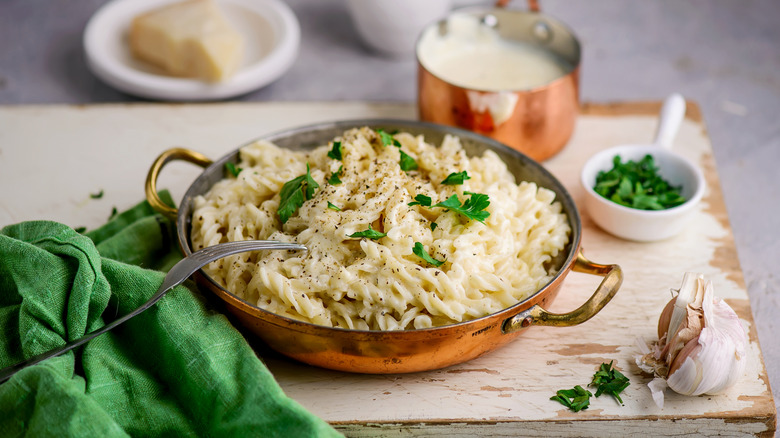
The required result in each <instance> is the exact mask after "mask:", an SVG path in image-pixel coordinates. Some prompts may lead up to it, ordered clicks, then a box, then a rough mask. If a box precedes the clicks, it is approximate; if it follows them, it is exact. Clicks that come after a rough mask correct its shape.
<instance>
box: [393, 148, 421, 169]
mask: <svg viewBox="0 0 780 438" xmlns="http://www.w3.org/2000/svg"><path fill="white" fill-rule="evenodd" d="M398 152H400V153H401V161H400V165H401V170H403V171H404V172H408V171H410V170H417V161H414V158H412V157H410V156H409V155H407V154H406V152H404V151H402V150H400V149H399V150H398Z"/></svg>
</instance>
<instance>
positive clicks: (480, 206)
mask: <svg viewBox="0 0 780 438" xmlns="http://www.w3.org/2000/svg"><path fill="white" fill-rule="evenodd" d="M464 193H465V194H467V195H470V196H471V197H470V198H469V199H467V200H466V201H465V202H464V203H463V205H461V204H460V200H459V199H458V195H452V196H450V197H449V199H447V200H446V201H444V202H439V203H438V204H435V205H434V207H443V208H446V209H449V210H454V211H457V212H458V213H460V214H462V215H463V216H466V217H467V218H469V219H474V220H477V221H480V222H482V223H485V219H487V218H488V216H490V213H489V212H487V211H485V209H486V208H487V207H488V205H490V198H488V195H485V194H484V193H473V192H464Z"/></svg>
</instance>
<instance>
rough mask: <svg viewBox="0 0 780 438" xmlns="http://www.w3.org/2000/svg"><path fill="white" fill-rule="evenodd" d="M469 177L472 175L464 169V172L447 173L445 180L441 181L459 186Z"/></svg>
mask: <svg viewBox="0 0 780 438" xmlns="http://www.w3.org/2000/svg"><path fill="white" fill-rule="evenodd" d="M467 179H471V177H470V176H469V174H468V172H466V171H465V170H464V171H463V172H452V173H451V174H449V175H447V178H444V181H442V182H441V183H442V184H445V185H449V186H457V185H461V184H463V181H465V180H467Z"/></svg>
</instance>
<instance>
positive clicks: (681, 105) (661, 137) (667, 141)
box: [655, 93, 685, 149]
mask: <svg viewBox="0 0 780 438" xmlns="http://www.w3.org/2000/svg"><path fill="white" fill-rule="evenodd" d="M684 117H685V98H683V97H682V95H680V94H679V93H674V94H672V95H670V96H669V97H667V98H666V100H665V101H664V105H663V106H662V107H661V115H660V117H659V120H658V129H657V130H656V132H655V144H657V145H659V146H661V147H663V148H664V149H671V148H672V144H673V142H674V137H675V136H676V135H677V131H678V130H679V129H680V125H681V124H682V121H683V118H684Z"/></svg>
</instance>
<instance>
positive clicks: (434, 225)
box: [431, 222, 439, 231]
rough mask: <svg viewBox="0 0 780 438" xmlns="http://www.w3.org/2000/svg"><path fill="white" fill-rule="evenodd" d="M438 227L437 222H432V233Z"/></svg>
mask: <svg viewBox="0 0 780 438" xmlns="http://www.w3.org/2000/svg"><path fill="white" fill-rule="evenodd" d="M438 226H439V224H437V223H436V222H431V231H433V230H435V229H436V227H438Z"/></svg>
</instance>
